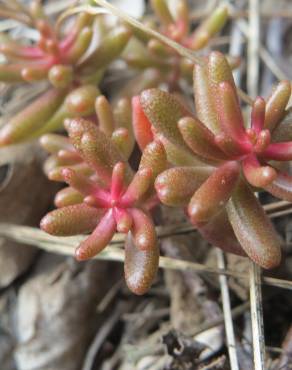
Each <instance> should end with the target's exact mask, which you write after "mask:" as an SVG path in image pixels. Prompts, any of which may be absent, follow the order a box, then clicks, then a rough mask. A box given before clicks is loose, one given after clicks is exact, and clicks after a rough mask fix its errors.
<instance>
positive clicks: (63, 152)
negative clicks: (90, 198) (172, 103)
mask: <svg viewBox="0 0 292 370" xmlns="http://www.w3.org/2000/svg"><path fill="white" fill-rule="evenodd" d="M94 107H95V113H96V115H92V116H91V117H90V120H91V122H94V123H95V124H96V125H97V126H98V127H99V129H100V130H101V131H102V132H103V133H104V134H106V135H107V136H108V137H109V138H110V139H111V141H112V142H113V143H114V145H115V146H116V147H117V148H118V150H119V152H120V153H121V155H122V156H123V157H124V158H125V159H128V158H129V156H130V155H131V153H132V151H133V148H134V145H135V138H134V133H133V129H132V108H131V102H130V100H129V99H127V98H122V99H119V100H118V101H117V102H116V104H115V105H114V108H112V106H111V105H110V103H109V101H108V100H107V99H106V97H105V96H103V95H100V96H98V97H97V98H96V99H95V103H94ZM40 143H41V145H42V147H43V148H44V149H45V150H46V151H47V152H48V153H50V156H49V157H48V158H47V160H46V161H45V163H44V172H45V174H46V175H47V176H48V178H49V179H50V180H53V181H62V174H61V172H62V169H63V168H66V167H68V166H70V168H72V169H73V170H75V171H77V172H80V173H82V174H84V175H86V176H90V175H91V174H92V172H93V171H92V169H91V168H90V167H89V166H88V165H87V164H86V162H84V161H83V159H82V158H81V157H80V155H79V154H78V151H77V150H76V149H75V147H74V146H73V145H72V144H71V141H70V139H69V138H67V137H65V136H63V135H60V134H53V133H49V134H45V135H42V136H41V138H40ZM61 194H63V193H62V192H61ZM70 196H71V193H70ZM79 197H80V195H79V196H76V199H79ZM57 199H59V197H58V196H57V197H56V201H57ZM62 199H63V195H62Z"/></svg>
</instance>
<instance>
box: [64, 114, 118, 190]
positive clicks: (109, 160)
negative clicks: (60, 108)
mask: <svg viewBox="0 0 292 370" xmlns="http://www.w3.org/2000/svg"><path fill="white" fill-rule="evenodd" d="M66 128H67V130H68V132H69V136H70V137H71V138H72V141H73V145H74V146H75V148H76V149H77V150H78V151H79V152H80V154H81V156H82V157H83V158H84V160H85V161H86V162H87V163H88V164H89V165H90V166H92V167H93V168H94V169H95V170H96V171H97V173H98V174H99V176H100V177H101V178H102V179H103V181H105V182H107V183H109V182H110V176H111V171H112V168H113V166H114V165H115V164H116V163H117V162H119V161H121V160H122V157H121V155H120V153H119V152H118V150H117V149H116V148H115V147H114V146H113V145H112V143H111V141H110V139H109V138H108V137H107V136H106V135H105V134H104V133H103V132H101V131H100V130H99V129H98V128H97V126H96V125H94V124H93V123H91V122H89V121H85V120H83V119H81V118H79V119H74V120H67V121H66Z"/></svg>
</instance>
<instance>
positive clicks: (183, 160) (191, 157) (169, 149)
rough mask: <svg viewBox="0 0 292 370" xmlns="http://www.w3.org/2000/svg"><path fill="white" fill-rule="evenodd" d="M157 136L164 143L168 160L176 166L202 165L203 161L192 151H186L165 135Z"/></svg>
mask: <svg viewBox="0 0 292 370" xmlns="http://www.w3.org/2000/svg"><path fill="white" fill-rule="evenodd" d="M155 138H156V139H158V140H159V141H160V142H161V143H162V144H163V146H164V150H165V152H166V157H167V160H168V162H170V163H171V164H173V165H176V166H202V161H200V159H199V157H198V156H197V155H195V154H194V153H192V152H191V151H186V150H185V149H183V148H181V147H179V146H177V145H175V144H173V143H172V142H171V141H169V140H168V139H166V138H165V137H164V136H163V135H155Z"/></svg>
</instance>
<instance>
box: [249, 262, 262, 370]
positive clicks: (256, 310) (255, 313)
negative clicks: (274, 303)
mask: <svg viewBox="0 0 292 370" xmlns="http://www.w3.org/2000/svg"><path fill="white" fill-rule="evenodd" d="M249 276H250V281H249V283H250V311H251V324H252V338H253V353H254V366H255V367H254V369H255V370H264V369H265V338H264V329H263V312H262V311H263V306H262V291H261V270H260V267H258V266H257V265H256V264H254V263H253V262H250V270H249Z"/></svg>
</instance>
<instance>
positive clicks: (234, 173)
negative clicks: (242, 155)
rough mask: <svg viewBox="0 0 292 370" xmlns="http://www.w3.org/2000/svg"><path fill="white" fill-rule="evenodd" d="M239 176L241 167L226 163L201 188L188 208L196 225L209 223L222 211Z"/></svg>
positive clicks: (234, 163)
mask: <svg viewBox="0 0 292 370" xmlns="http://www.w3.org/2000/svg"><path fill="white" fill-rule="evenodd" d="M239 174H240V166H239V164H238V163H237V162H226V163H225V164H223V165H222V166H220V167H218V168H217V169H216V170H215V171H214V172H213V173H212V174H211V176H210V177H209V178H208V179H207V180H206V181H205V182H204V183H203V184H202V185H201V186H200V187H199V189H198V190H197V191H196V192H195V194H194V195H193V197H192V199H191V201H190V204H189V206H188V213H189V216H190V218H191V221H192V222H193V223H194V224H197V223H199V222H207V221H209V220H210V219H211V218H212V217H213V216H215V215H216V214H217V213H219V212H220V211H222V209H223V207H224V206H225V204H226V202H227V201H228V199H229V198H230V195H231V193H232V191H233V189H234V187H235V185H236V183H237V181H238V177H239Z"/></svg>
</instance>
